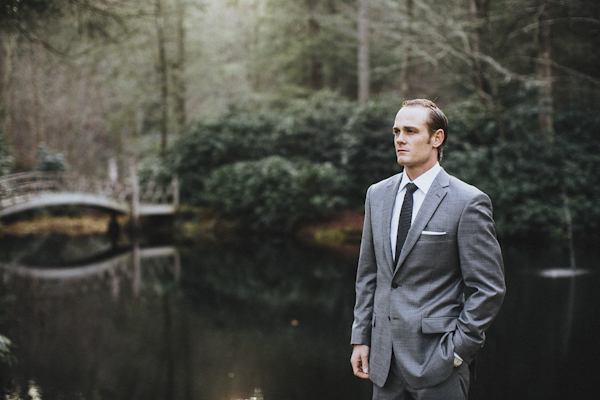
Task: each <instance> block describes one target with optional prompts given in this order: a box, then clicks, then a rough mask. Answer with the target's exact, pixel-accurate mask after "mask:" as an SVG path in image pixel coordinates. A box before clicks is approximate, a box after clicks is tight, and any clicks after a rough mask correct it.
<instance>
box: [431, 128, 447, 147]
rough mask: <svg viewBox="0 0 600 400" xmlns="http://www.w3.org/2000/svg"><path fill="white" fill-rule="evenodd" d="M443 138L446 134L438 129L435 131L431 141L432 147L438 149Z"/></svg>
mask: <svg viewBox="0 0 600 400" xmlns="http://www.w3.org/2000/svg"><path fill="white" fill-rule="evenodd" d="M445 136H446V134H445V133H444V130H443V129H438V130H437V131H435V133H434V134H433V139H432V144H433V147H440V146H441V145H442V143H444V137H445Z"/></svg>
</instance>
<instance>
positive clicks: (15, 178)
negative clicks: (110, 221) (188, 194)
mask: <svg viewBox="0 0 600 400" xmlns="http://www.w3.org/2000/svg"><path fill="white" fill-rule="evenodd" d="M129 181H130V182H129V183H127V184H124V183H120V182H117V181H113V180H109V179H98V178H90V177H86V176H83V175H80V174H77V173H72V172H39V171H38V172H26V173H20V174H13V175H7V176H3V177H0V218H1V217H5V216H7V215H11V214H17V213H20V212H22V211H26V210H30V209H34V208H41V207H50V206H60V205H79V206H88V207H94V208H101V209H105V210H109V211H113V212H117V213H122V214H129V215H131V216H132V217H133V219H134V221H135V220H137V218H138V217H140V216H147V215H168V214H174V213H175V212H176V210H177V207H178V205H179V187H178V182H177V178H174V179H173V181H172V182H171V184H170V185H166V186H161V185H155V184H147V185H144V186H143V187H142V186H140V184H139V182H138V179H137V175H136V174H133V175H132V178H131V179H130V180H129Z"/></svg>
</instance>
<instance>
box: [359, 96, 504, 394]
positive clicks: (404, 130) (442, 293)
mask: <svg viewBox="0 0 600 400" xmlns="http://www.w3.org/2000/svg"><path fill="white" fill-rule="evenodd" d="M393 130H394V138H395V139H394V142H395V147H396V157H397V160H398V163H399V164H400V165H403V166H404V171H403V172H402V173H400V174H397V175H395V176H392V177H391V178H388V179H385V180H383V181H381V182H379V183H376V184H374V185H372V186H371V187H370V188H369V190H368V191H367V197H366V203H365V222H364V227H363V235H362V242H361V248H360V257H359V261H358V269H357V276H356V305H355V308H354V323H353V325H352V341H351V343H352V344H353V345H354V350H353V352H352V358H351V363H352V367H353V370H354V374H355V375H356V376H358V377H360V378H364V379H371V381H372V382H373V398H374V399H377V400H388V399H394V400H405V399H416V400H438V399H439V400H452V399H467V398H468V391H469V379H470V374H469V364H471V363H472V362H473V360H474V359H475V356H476V355H477V352H478V351H479V349H480V348H481V347H482V346H483V344H484V341H485V331H486V330H487V329H488V327H489V326H490V324H491V323H492V321H493V319H494V318H495V316H496V314H497V313H498V310H499V309H500V306H501V304H502V300H503V299H504V293H505V291H506V286H505V282H504V266H503V263H502V254H501V251H500V246H499V244H498V241H497V239H496V233H495V228H494V221H493V219H492V204H491V202H490V199H489V197H488V196H487V195H486V194H484V193H483V192H481V191H480V190H478V189H477V188H475V187H473V186H470V185H468V184H466V183H464V182H462V181H460V180H458V179H456V178H454V177H452V176H450V175H448V174H447V173H446V171H444V169H443V168H442V167H441V166H440V164H439V161H440V160H441V158H442V154H443V153H442V152H443V148H444V145H445V143H446V140H447V138H448V120H447V118H446V116H445V115H444V113H443V112H442V111H441V110H440V109H439V108H438V107H437V106H436V105H435V103H433V102H431V101H429V100H423V99H417V100H409V101H406V102H404V103H403V105H402V108H401V109H400V111H398V114H397V115H396V119H395V122H394V128H393ZM465 287H468V288H469V291H470V292H471V293H472V294H471V295H470V296H469V297H468V298H466V299H465V294H464V290H465Z"/></svg>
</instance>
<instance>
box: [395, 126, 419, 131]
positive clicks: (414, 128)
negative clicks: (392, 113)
mask: <svg viewBox="0 0 600 400" xmlns="http://www.w3.org/2000/svg"><path fill="white" fill-rule="evenodd" d="M401 129H411V130H413V131H416V130H417V127H416V126H398V125H394V130H401Z"/></svg>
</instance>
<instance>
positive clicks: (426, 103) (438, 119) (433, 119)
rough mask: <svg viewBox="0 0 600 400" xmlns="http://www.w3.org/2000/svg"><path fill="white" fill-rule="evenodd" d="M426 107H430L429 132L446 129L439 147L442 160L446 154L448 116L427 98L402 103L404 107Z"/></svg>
mask: <svg viewBox="0 0 600 400" xmlns="http://www.w3.org/2000/svg"><path fill="white" fill-rule="evenodd" d="M416 106H420V107H425V108H427V109H429V119H428V120H427V123H426V124H427V128H428V129H429V134H430V135H433V134H434V133H435V132H436V131H437V130H438V129H441V130H443V131H444V141H443V142H442V144H441V145H440V147H438V157H437V158H438V161H441V160H442V157H443V155H444V145H446V140H448V118H446V115H445V114H444V113H443V112H442V110H440V109H439V107H438V106H437V105H436V104H435V103H434V102H433V101H431V100H427V99H414V100H406V101H405V102H404V103H402V108H404V107H416Z"/></svg>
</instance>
